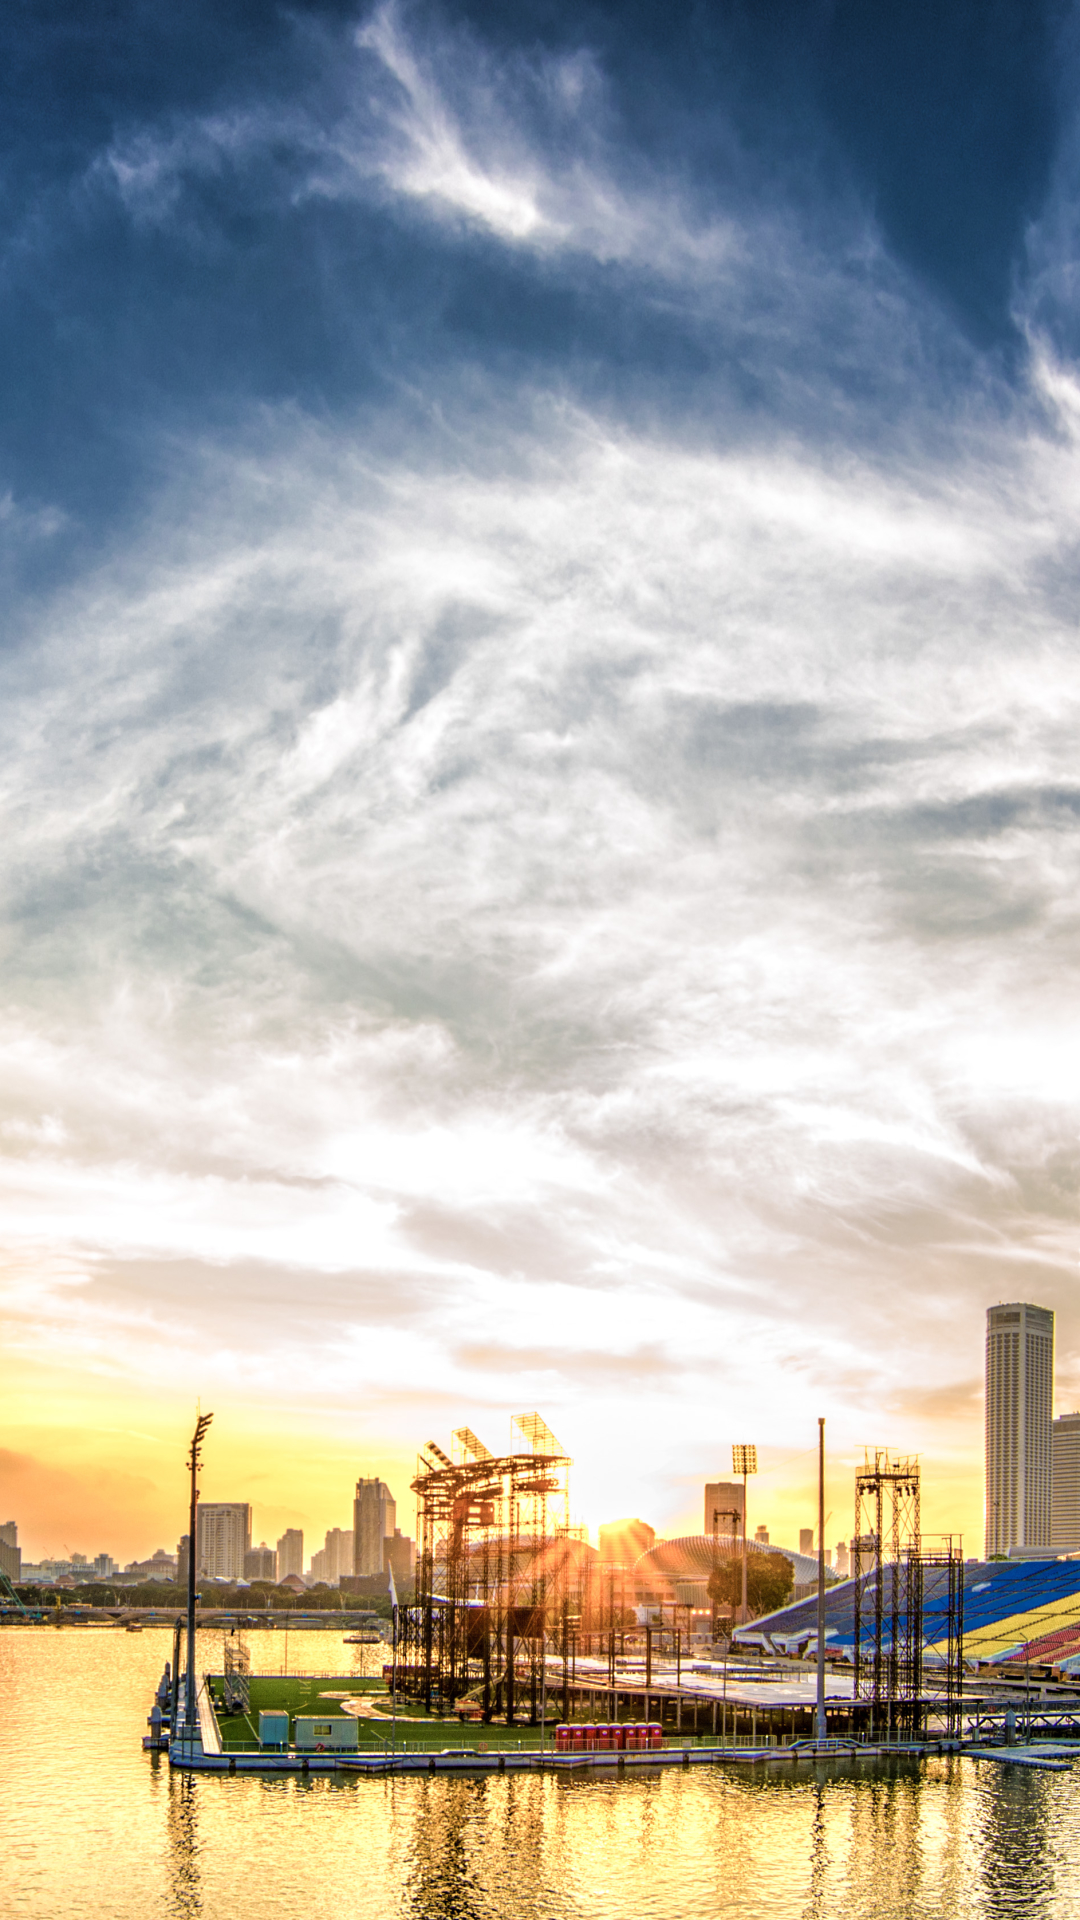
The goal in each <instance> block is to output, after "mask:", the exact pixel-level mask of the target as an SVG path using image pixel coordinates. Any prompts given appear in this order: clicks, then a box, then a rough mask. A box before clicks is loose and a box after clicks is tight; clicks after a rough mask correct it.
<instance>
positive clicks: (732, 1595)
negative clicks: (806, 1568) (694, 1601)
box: [708, 1553, 795, 1619]
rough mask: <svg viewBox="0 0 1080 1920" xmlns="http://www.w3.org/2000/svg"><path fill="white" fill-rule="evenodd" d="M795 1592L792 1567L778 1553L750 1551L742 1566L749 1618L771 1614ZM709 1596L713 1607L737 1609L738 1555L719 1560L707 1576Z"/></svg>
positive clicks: (739, 1596) (739, 1593)
mask: <svg viewBox="0 0 1080 1920" xmlns="http://www.w3.org/2000/svg"><path fill="white" fill-rule="evenodd" d="M794 1591H795V1570H794V1568H793V1567H792V1564H791V1561H790V1560H788V1559H787V1558H786V1556H785V1555H784V1554H782V1553H752V1554H750V1556H749V1559H748V1561H747V1568H746V1604H747V1608H748V1610H749V1612H750V1615H751V1618H752V1619H757V1617H758V1615H759V1614H762V1613H773V1612H775V1610H776V1608H777V1607H782V1606H784V1605H785V1604H786V1602H787V1601H788V1600H790V1599H791V1596H792V1594H793V1593H794ZM708 1592H709V1599H710V1600H711V1601H712V1604H713V1606H714V1607H730V1608H731V1609H732V1611H733V1612H737V1611H738V1609H739V1608H740V1607H741V1605H742V1555H741V1554H733V1555H731V1556H729V1557H726V1558H725V1559H723V1560H721V1561H720V1562H719V1564H718V1565H717V1567H716V1568H715V1569H714V1571H713V1572H712V1573H711V1574H710V1575H709V1587H708Z"/></svg>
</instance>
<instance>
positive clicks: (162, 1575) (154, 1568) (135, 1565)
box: [74, 1547, 176, 1581]
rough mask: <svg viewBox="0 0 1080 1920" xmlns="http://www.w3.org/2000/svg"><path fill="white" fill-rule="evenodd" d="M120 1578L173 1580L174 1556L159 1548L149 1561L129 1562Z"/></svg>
mask: <svg viewBox="0 0 1080 1920" xmlns="http://www.w3.org/2000/svg"><path fill="white" fill-rule="evenodd" d="M74 1571H75V1574H76V1577H78V1574H79V1569H78V1568H77V1567H76V1568H75V1569H74ZM122 1578H123V1579H124V1580H128V1581H130V1580H175V1579H176V1559H175V1556H174V1555H173V1554H171V1553H166V1551H165V1549H164V1547H159V1548H158V1550H157V1552H156V1553H155V1554H152V1555H151V1557H150V1559H149V1560H129V1561H128V1564H127V1566H126V1567H125V1568H124V1572H123V1575H122Z"/></svg>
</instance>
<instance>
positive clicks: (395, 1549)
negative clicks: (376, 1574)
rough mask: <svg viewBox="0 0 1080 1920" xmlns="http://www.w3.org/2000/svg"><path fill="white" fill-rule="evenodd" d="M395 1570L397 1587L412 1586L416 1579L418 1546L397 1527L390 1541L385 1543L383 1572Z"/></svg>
mask: <svg viewBox="0 0 1080 1920" xmlns="http://www.w3.org/2000/svg"><path fill="white" fill-rule="evenodd" d="M391 1568H392V1569H393V1574H394V1585H395V1587H408V1586H411V1585H412V1583H413V1581H414V1579H415V1578H416V1546H415V1543H414V1542H413V1541H412V1540H410V1539H409V1536H408V1534H405V1533H402V1531H401V1528H400V1527H395V1528H394V1531H393V1533H392V1534H391V1535H390V1538H389V1539H388V1540H384V1541H383V1572H384V1573H386V1574H388V1573H389V1572H390V1570H391Z"/></svg>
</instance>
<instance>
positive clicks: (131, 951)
mask: <svg viewBox="0 0 1080 1920" xmlns="http://www.w3.org/2000/svg"><path fill="white" fill-rule="evenodd" d="M890 15H891V18H890V17H889V16H890ZM3 34H4V36H5V40H6V44H5V46H4V50H3V51H4V57H3V60H2V61H0V71H2V72H3V74H4V75H5V78H4V81H3V85H4V88H5V90H6V99H5V102H4V113H3V124H4V126H5V128H6V132H5V134H4V136H3V138H4V162H3V170H2V174H0V221H2V229H3V271H2V277H0V362H2V365H3V369H4V372H3V378H2V382H0V567H2V571H3V581H4V595H3V602H4V606H5V609H6V611H5V616H4V632H3V643H2V652H0V675H2V680H0V729H2V758H0V798H2V806H3V849H4V858H3V863H2V869H0V873H2V883H3V892H2V914H3V924H2V936H0V938H2V947H0V951H2V955H3V975H2V993H0V1060H2V1071H0V1182H2V1188H0V1206H2V1220H3V1233H2V1243H0V1257H2V1269H3V1271H2V1282H3V1302H4V1356H5V1357H4V1372H3V1378H2V1380H0V1401H2V1405H3V1409H4V1422H3V1428H2V1431H0V1449H2V1450H0V1507H3V1508H5V1509H6V1511H4V1512H3V1513H0V1519H3V1518H7V1517H8V1513H9V1512H10V1514H11V1515H13V1516H14V1517H15V1518H16V1519H17V1520H18V1521H19V1523H20V1529H21V1535H20V1537H21V1538H22V1540H23V1541H24V1543H25V1545H26V1548H27V1550H28V1551H30V1552H34V1553H41V1552H46V1551H57V1552H59V1551H61V1550H62V1549H63V1548H64V1547H65V1546H66V1547H68V1548H69V1549H71V1550H82V1551H85V1552H89V1553H94V1552H96V1551H99V1550H103V1549H108V1550H111V1551H113V1552H118V1553H121V1554H124V1555H127V1554H130V1553H134V1552H137V1551H149V1550H150V1549H151V1548H153V1547H155V1546H157V1545H159V1544H166V1545H172V1544H173V1543H174V1541H175V1538H176V1536H177V1534H178V1533H179V1531H180V1525H181V1507H182V1500H183V1488H182V1459H183V1451H184V1438H185V1435H186V1431H187V1429H188V1427H189V1426H190V1423H191V1419H192V1416H193V1412H194V1408H195V1404H196V1400H197V1398H198V1397H199V1396H201V1400H202V1405H203V1407H204V1408H212V1409H213V1410H214V1413H215V1425H214V1429H213V1435H212V1444H211V1446H210V1449H209V1462H208V1466H207V1469H206V1475H205V1489H204V1490H205V1492H206V1494H207V1495H208V1496H210V1497H216V1498H248V1499H251V1500H252V1501H253V1502H254V1504H255V1508H256V1514H255V1524H256V1533H257V1535H265V1536H266V1537H269V1538H273V1537H275V1535H276V1532H279V1531H280V1530H281V1528H282V1527H283V1526H284V1525H286V1524H300V1525H303V1526H304V1527H305V1530H306V1531H307V1533H308V1536H309V1543H311V1544H318V1539H319V1538H320V1537H321V1533H322V1530H323V1529H325V1528H326V1527H328V1526H332V1525H342V1524H345V1521H346V1518H347V1515H348V1512H349V1499H350V1493H351V1482H352V1479H353V1478H354V1477H355V1475H356V1474H357V1473H358V1472H361V1471H363V1472H374V1471H378V1472H382V1473H383V1474H384V1475H385V1476H386V1477H387V1478H388V1479H390V1481H391V1484H392V1485H393V1487H394V1490H395V1491H396V1492H397V1493H398V1496H399V1500H400V1502H401V1505H402V1507H403V1508H404V1509H405V1525H406V1527H407V1528H411V1518H410V1515H409V1506H408V1495H407V1492H406V1488H407V1481H408V1478H409V1474H410V1470H411V1465H412V1461H413V1459H414V1456H415V1451H416V1448H417V1446H418V1444H420V1443H422V1442H423V1441H425V1440H426V1439H427V1438H428V1437H429V1435H430V1436H432V1437H434V1438H436V1439H438V1440H439V1441H440V1442H441V1444H443V1445H444V1446H445V1445H447V1444H448V1440H449V1434H450V1431H451V1429H452V1428H453V1427H455V1426H457V1425H460V1424H462V1423H464V1422H467V1423H468V1424H470V1425H471V1426H473V1427H475V1428H476V1429H477V1431H479V1432H480V1433H481V1435H482V1436H483V1437H484V1438H485V1439H486V1440H487V1443H488V1445H489V1446H492V1447H495V1448H500V1447H502V1446H504V1445H505V1444H507V1443H508V1441H509V1422H510V1417H511V1415H512V1414H514V1413H516V1412H520V1411H522V1410H525V1409H532V1408H538V1409H539V1410H540V1411H541V1412H542V1413H543V1414H544V1415H545V1417H546V1418H547V1419H548V1421H549V1423H550V1424H551V1426H552V1427H553V1428H554V1429H555V1431H556V1433H557V1434H558V1435H559V1436H560V1438H561V1439H562V1440H563V1442H564V1444H565V1445H566V1447H567V1448H568V1450H569V1451H570V1452H571V1453H572V1454H573V1456H574V1458H575V1461H576V1467H575V1478H574V1504H575V1507H576V1509H577V1512H578V1515H579V1517H580V1518H581V1519H582V1520H585V1521H587V1522H589V1523H591V1524H593V1525H595V1524H596V1522H597V1521H599V1520H603V1519H605V1518H610V1517H612V1516H614V1515H615V1514H621V1513H625V1512H634V1513H642V1514H643V1515H644V1516H645V1517H647V1518H649V1519H650V1520H652V1521H653V1523H654V1524H656V1525H657V1526H658V1527H659V1528H661V1529H662V1530H665V1531H682V1530H689V1529H690V1528H691V1527H695V1526H699V1525H700V1519H699V1517H698V1516H699V1513H700V1491H699V1489H700V1483H701V1480H702V1479H703V1477H704V1476H705V1475H706V1474H709V1475H715V1474H716V1473H718V1472H720V1473H722V1472H723V1471H724V1469H725V1467H726V1465H727V1463H728V1461H729V1459H730V1455H729V1452H728V1449H729V1447H730V1444H731V1442H732V1441H733V1440H744V1439H749V1440H755V1441H756V1442H757V1443H758V1445H759V1447H760V1449H761V1452H762V1467H763V1469H764V1471H763V1472H762V1474H761V1475H760V1476H759V1479H758V1482H757V1483H756V1486H755V1489H754V1501H755V1506H756V1512H755V1511H754V1510H753V1509H752V1518H756V1519H761V1520H765V1521H766V1522H768V1523H769V1524H770V1526H771V1528H772V1533H773V1537H774V1538H777V1537H780V1538H786V1539H791V1538H792V1537H793V1536H794V1530H795V1529H796V1528H797V1527H798V1526H799V1525H800V1524H809V1522H810V1520H811V1519H812V1513H811V1510H810V1509H811V1496H810V1474H811V1468H812V1459H811V1455H810V1451H809V1450H810V1449H812V1447H813V1444H814V1440H815V1435H816V1419H817V1416H818V1415H819V1414H824V1415H826V1417H827V1419H828V1422H829V1428H828V1431H829V1439H830V1454H831V1461H832V1465H831V1469H830V1487H829V1506H830V1508H831V1509H832V1510H833V1511H834V1513H835V1519H834V1520H833V1521H831V1522H830V1528H829V1532H830V1537H832V1538H839V1537H840V1536H841V1535H842V1534H846V1533H847V1532H850V1517H851V1516H850V1512H849V1509H850V1505H851V1498H852V1489H851V1466H852V1462H853V1461H854V1460H855V1459H856V1457H860V1450H861V1447H862V1446H863V1444H865V1443H869V1444H871V1445H873V1444H882V1443H890V1444H893V1445H896V1446H900V1447H902V1448H906V1449H910V1450H918V1451H919V1452H920V1453H921V1454H922V1456H923V1460H924V1473H925V1476H926V1481H927V1498H926V1503H925V1504H926V1509H927V1510H928V1513H929V1524H930V1525H931V1526H935V1527H941V1528H962V1529H963V1531H964V1534H965V1539H966V1542H967V1544H968V1550H969V1551H976V1550H978V1548H979V1546H980V1545H981V1510H982V1472H981V1444H982V1440H981V1420H982V1404H981V1386H980V1372H981V1360H982V1336H983V1315H984V1311H985V1308H986V1306H987V1305H988V1304H989V1303H990V1302H993V1301H997V1300H999V1299H1015V1298H1020V1299H1027V1300H1035V1301H1038V1302H1040V1303H1042V1304H1044V1305H1047V1306H1051V1307H1053V1308H1055V1309H1056V1311H1057V1313H1058V1316H1059V1318H1058V1395H1059V1405H1060V1406H1062V1407H1068V1408H1071V1407H1072V1406H1073V1405H1074V1404H1075V1403H1076V1401H1077V1398H1078V1396H1080V1314H1078V1312H1077V1308H1076V1305H1075V1291H1076V1285H1075V1283H1076V1276H1077V1267H1078V1260H1080V1133H1078V1127H1080V1005H1078V1001H1077V980H1078V961H1080V893H1078V878H1080V767H1078V764H1077V756H1078V740H1080V645H1078V633H1077V623H1078V614H1080V544H1078V507H1080V370H1078V367H1077V354H1078V353H1080V279H1078V273H1077V266H1076V255H1077V244H1076V243H1077V224H1078V216H1080V121H1078V118H1077V113H1076V106H1075V102H1076V99H1077V97H1078V84H1077V83H1078V80H1080V20H1078V18H1077V15H1076V14H1075V12H1074V11H1073V10H1072V9H1070V8H1068V7H1066V6H1064V5H1056V4H1054V5H1051V4H1046V3H1044V4H1042V5H1039V4H1033V0H993V4H990V5H975V4H970V3H969V0H951V4H949V5H946V6H945V7H942V6H941V5H940V4H939V3H938V4H931V3H930V0H916V3H915V4H912V5H909V6H906V7H904V8H894V9H890V8H873V7H870V8H868V7H865V6H860V5H857V4H855V0H776V4H772V5H769V6H764V5H760V4H757V3H756V0H744V3H743V4H738V3H737V0H716V3H715V4H713V5H711V6H708V7H705V6H699V5H691V4H687V5H685V6H680V7H676V8H672V7H671V6H667V5H665V6H661V5H659V4H656V0H652V3H651V4H640V5H637V6H635V5H631V4H628V0H619V4H618V5H616V4H614V0H611V4H603V0H596V3H595V4H594V3H592V0H590V3H589V4H584V5H581V4H579V5H577V6H575V7H570V6H568V5H566V4H565V0H515V4H514V5H513V6H509V5H505V4H496V3H495V0H474V4H471V5H470V4H458V5H455V6H453V7H438V6H428V5H424V4H416V5H410V4H380V5H375V6H373V7H361V8H360V9H357V8H356V7H355V6H353V5H344V4H343V5H340V6H335V5H333V4H326V5H322V6H309V5H305V4H303V3H302V0H301V3H300V4H294V5H292V6H290V7H284V6H282V7H276V6H274V5H271V4H269V0H247V4H243V3H241V0H236V4H233V5H230V6H227V7H224V8H223V7H221V6H220V5H211V4H209V0H190V4H186V5H185V6H183V7H181V8H176V7H173V6H166V5H164V3H163V0H117V4H116V5H115V6H113V7H111V8H109V9H92V10H90V11H89V12H88V11H87V9H86V8H85V7H84V6H76V5H74V4H63V0H57V4H56V5H53V6H51V7H45V8H36V9H35V8H25V9H22V8H13V9H10V10H9V11H8V13H7V15H6V20H5V24H4V27H3ZM312 1536H315V1538H314V1540H313V1539H312Z"/></svg>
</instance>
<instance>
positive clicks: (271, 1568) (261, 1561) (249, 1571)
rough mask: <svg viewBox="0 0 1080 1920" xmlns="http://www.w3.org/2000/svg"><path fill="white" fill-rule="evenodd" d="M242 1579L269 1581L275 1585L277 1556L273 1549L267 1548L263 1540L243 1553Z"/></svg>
mask: <svg viewBox="0 0 1080 1920" xmlns="http://www.w3.org/2000/svg"><path fill="white" fill-rule="evenodd" d="M244 1579H245V1580H269V1581H271V1582H272V1583H274V1584H276V1582H277V1554H276V1552H275V1551H274V1548H273V1547H268V1546H267V1544H266V1541H265V1540H260V1542H259V1545H258V1546H257V1547H249V1548H248V1550H247V1552H246V1553H245V1555H244Z"/></svg>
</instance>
